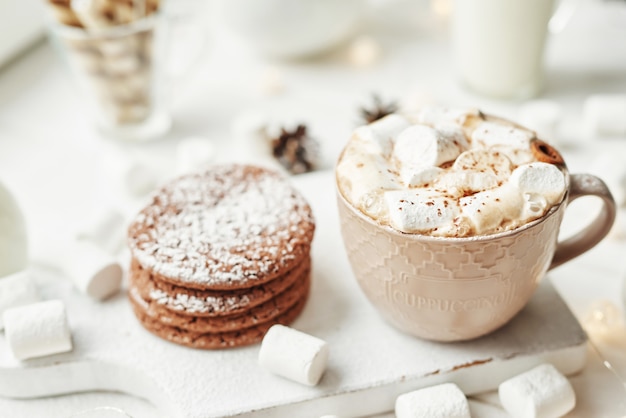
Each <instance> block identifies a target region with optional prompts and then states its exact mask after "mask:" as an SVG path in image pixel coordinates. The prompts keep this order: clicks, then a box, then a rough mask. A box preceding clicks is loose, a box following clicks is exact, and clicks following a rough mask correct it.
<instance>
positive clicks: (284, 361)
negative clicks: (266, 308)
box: [259, 325, 328, 386]
mask: <svg viewBox="0 0 626 418" xmlns="http://www.w3.org/2000/svg"><path fill="white" fill-rule="evenodd" d="M327 362H328V345H327V344H326V342H325V341H324V340H321V339H319V338H316V337H313V336H311V335H308V334H305V333H303V332H300V331H297V330H295V329H293V328H289V327H286V326H284V325H274V326H272V327H271V328H270V329H269V331H267V333H266V334H265V337H263V342H262V343H261V350H260V351H259V364H260V365H261V367H263V368H265V369H267V370H269V371H270V372H272V373H274V374H276V375H279V376H282V377H285V378H287V379H290V380H293V381H295V382H298V383H302V384H304V385H308V386H315V385H317V383H318V382H319V380H320V378H321V377H322V374H323V373H324V370H325V369H326V363H327Z"/></svg>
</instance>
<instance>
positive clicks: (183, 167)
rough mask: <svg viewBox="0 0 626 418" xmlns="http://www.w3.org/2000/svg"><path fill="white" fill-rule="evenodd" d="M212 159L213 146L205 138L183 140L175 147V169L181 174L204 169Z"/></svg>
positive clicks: (213, 154) (213, 153)
mask: <svg viewBox="0 0 626 418" xmlns="http://www.w3.org/2000/svg"><path fill="white" fill-rule="evenodd" d="M214 158H215V146H214V145H213V143H212V142H211V141H210V140H209V139H207V138H202V137H190V138H185V139H183V140H181V141H180V142H179V143H178V145H177V146H176V167H177V169H178V172H179V173H181V174H184V173H189V172H192V171H197V170H201V169H206V168H207V166H208V165H209V164H210V163H211V162H212V161H213V159H214Z"/></svg>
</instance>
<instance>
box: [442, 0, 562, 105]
mask: <svg viewBox="0 0 626 418" xmlns="http://www.w3.org/2000/svg"><path fill="white" fill-rule="evenodd" d="M554 5H555V0H456V1H455V3H454V14H453V22H452V42H453V50H454V59H455V67H456V69H457V71H458V73H459V77H460V78H461V81H462V82H463V84H465V85H466V86H467V87H468V88H469V89H471V90H472V91H475V92H476V93H479V94H483V95H486V96H490V97H496V98H507V99H526V98H530V97H533V96H535V95H537V94H538V93H539V92H540V91H541V88H542V84H543V55H544V49H545V48H544V47H545V44H546V37H547V33H548V23H549V21H550V18H551V17H552V13H553V11H554Z"/></svg>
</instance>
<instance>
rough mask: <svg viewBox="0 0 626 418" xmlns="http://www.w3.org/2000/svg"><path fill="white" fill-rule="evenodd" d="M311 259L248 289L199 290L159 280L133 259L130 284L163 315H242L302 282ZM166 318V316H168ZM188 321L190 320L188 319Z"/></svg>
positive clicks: (307, 258)
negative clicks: (297, 282) (170, 313)
mask: <svg viewBox="0 0 626 418" xmlns="http://www.w3.org/2000/svg"><path fill="white" fill-rule="evenodd" d="M310 265H311V260H310V258H309V257H306V259H305V260H303V261H302V262H300V264H298V265H297V266H295V267H294V268H293V269H291V270H290V271H288V272H286V273H285V274H284V275H282V276H280V277H276V278H275V279H273V280H271V281H269V282H267V283H263V284H261V285H259V286H254V287H251V288H248V289H234V290H198V289H190V288H186V287H183V286H176V285H173V284H171V283H168V282H163V281H159V280H158V279H155V278H154V276H153V275H152V274H151V273H150V272H149V271H148V270H145V269H143V268H142V267H141V265H140V264H139V263H138V262H137V260H132V262H131V267H130V274H129V279H130V284H131V286H133V287H135V288H136V291H137V293H138V294H139V295H141V297H142V298H143V299H144V300H146V301H147V302H149V303H150V304H151V305H153V306H154V309H156V308H157V307H158V308H159V310H160V311H163V312H164V313H163V314H164V315H166V312H167V311H170V312H172V313H175V314H176V315H178V316H191V317H216V316H225V315H226V316H232V315H235V314H241V313H243V312H246V311H248V310H250V309H251V308H253V307H255V306H259V305H261V304H265V303H266V302H268V301H269V300H270V299H272V298H273V297H274V296H275V295H277V294H280V293H282V292H283V291H285V289H287V288H289V287H291V286H292V285H293V284H294V283H295V282H296V281H298V280H302V275H303V273H304V272H305V271H306V270H308V269H309V268H310ZM168 315H169V314H168ZM187 320H190V318H187Z"/></svg>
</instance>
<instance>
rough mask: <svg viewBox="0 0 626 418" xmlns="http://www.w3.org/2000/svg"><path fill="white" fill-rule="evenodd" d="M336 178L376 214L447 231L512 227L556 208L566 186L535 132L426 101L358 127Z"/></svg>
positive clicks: (403, 225) (433, 231) (405, 227)
mask: <svg viewBox="0 0 626 418" xmlns="http://www.w3.org/2000/svg"><path fill="white" fill-rule="evenodd" d="M412 122H413V123H412ZM337 179H338V184H339V188H340V191H341V193H342V194H343V195H344V197H345V198H346V199H347V200H348V201H349V202H350V203H351V204H352V205H354V206H355V207H357V208H358V209H360V210H361V211H362V212H364V213H365V214H367V215H368V216H370V217H371V218H373V219H374V220H376V221H378V222H380V223H382V224H387V225H390V226H391V227H393V228H395V229H397V230H399V231H402V232H407V233H421V234H429V235H433V236H447V237H463V236H470V235H484V234H491V233H496V232H500V231H505V230H510V229H514V228H517V227H519V226H521V225H524V224H526V223H528V222H530V221H532V220H534V219H538V218H540V217H541V216H543V215H544V214H545V213H547V212H548V210H550V208H551V207H553V206H555V205H557V204H559V203H560V202H561V200H562V199H563V196H564V194H565V191H566V189H567V181H566V174H565V172H564V163H563V160H562V158H561V157H560V155H559V154H558V153H557V152H556V151H555V150H554V149H553V148H551V147H550V146H549V145H547V144H546V143H544V142H543V141H540V140H538V139H537V138H536V136H535V133H534V132H533V131H530V130H527V129H524V128H522V127H519V126H516V125H514V124H512V123H510V122H507V121H504V120H501V119H497V118H492V117H486V116H484V115H483V114H482V113H480V112H478V111H476V110H474V109H467V110H465V111H464V112H463V111H461V110H459V109H446V108H432V107H429V108H425V109H423V110H422V111H421V112H419V113H418V114H417V115H409V116H401V115H390V116H387V117H385V118H383V119H380V120H379V121H376V122H374V123H372V124H370V125H367V126H364V127H360V128H358V129H357V130H356V131H355V132H354V134H353V135H352V138H351V140H350V142H349V143H348V145H347V146H346V148H345V150H344V152H343V154H342V157H341V159H340V161H339V163H338V166H337Z"/></svg>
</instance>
